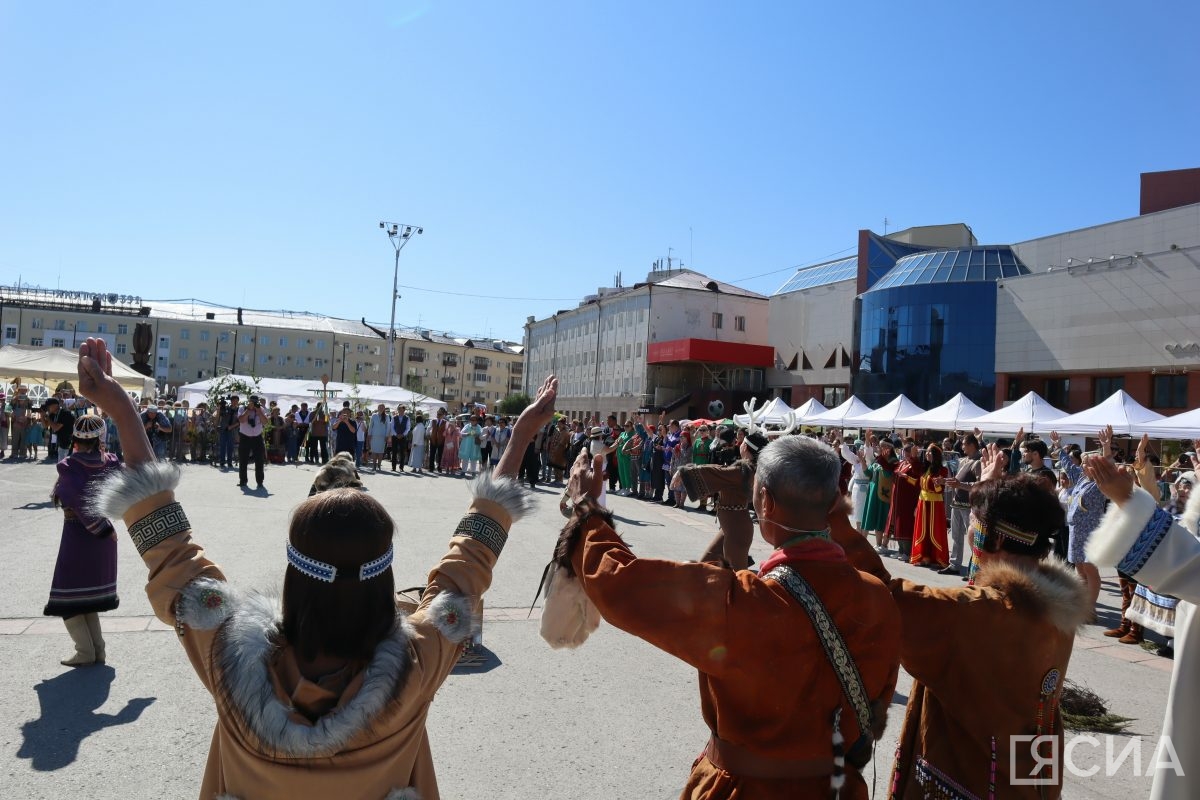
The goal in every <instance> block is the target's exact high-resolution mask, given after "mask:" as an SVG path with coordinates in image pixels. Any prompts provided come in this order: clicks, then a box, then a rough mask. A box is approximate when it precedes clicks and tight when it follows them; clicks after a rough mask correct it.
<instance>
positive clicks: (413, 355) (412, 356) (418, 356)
mask: <svg viewBox="0 0 1200 800" xmlns="http://www.w3.org/2000/svg"><path fill="white" fill-rule="evenodd" d="M408 360H409V361H417V362H420V361H424V360H425V354H424V353H421V352H414V351H412V350H409V351H408Z"/></svg>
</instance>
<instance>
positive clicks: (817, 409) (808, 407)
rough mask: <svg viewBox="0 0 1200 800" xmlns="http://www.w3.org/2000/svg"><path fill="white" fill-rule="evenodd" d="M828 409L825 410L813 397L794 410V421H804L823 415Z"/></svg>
mask: <svg viewBox="0 0 1200 800" xmlns="http://www.w3.org/2000/svg"><path fill="white" fill-rule="evenodd" d="M828 410H829V409H828V408H826V407H825V406H824V405H823V404H822V403H821V401H820V400H818V399H817V398H815V397H810V398H808V399H807V400H805V401H804V402H803V403H801V404H800V405H799V406H797V408H796V419H798V420H804V418H805V417H815V416H817V415H818V414H824V413H825V412H826V411H828Z"/></svg>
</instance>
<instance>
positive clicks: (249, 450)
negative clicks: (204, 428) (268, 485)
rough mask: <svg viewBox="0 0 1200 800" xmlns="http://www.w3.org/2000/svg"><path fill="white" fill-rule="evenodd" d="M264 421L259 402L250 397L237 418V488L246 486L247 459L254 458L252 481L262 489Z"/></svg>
mask: <svg viewBox="0 0 1200 800" xmlns="http://www.w3.org/2000/svg"><path fill="white" fill-rule="evenodd" d="M266 419H267V415H266V412H264V411H263V409H262V403H261V401H260V400H259V398H258V397H255V396H254V395H250V400H249V402H248V403H247V404H246V407H245V408H243V409H242V411H241V413H240V414H238V416H237V421H238V486H241V487H242V488H243V489H244V488H246V485H247V484H246V471H247V469H248V468H249V466H250V465H249V464H248V463H247V459H248V458H250V457H251V456H253V458H254V479H255V481H256V482H257V483H258V488H259V489H262V488H263V467H264V462H265V461H266V458H267V451H266V446H265V443H264V442H263V423H264V422H265V421H266Z"/></svg>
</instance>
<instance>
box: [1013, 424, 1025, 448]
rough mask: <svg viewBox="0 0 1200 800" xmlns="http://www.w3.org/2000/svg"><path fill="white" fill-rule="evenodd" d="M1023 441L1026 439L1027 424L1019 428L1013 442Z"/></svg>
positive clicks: (1018, 443) (1019, 442)
mask: <svg viewBox="0 0 1200 800" xmlns="http://www.w3.org/2000/svg"><path fill="white" fill-rule="evenodd" d="M1023 441H1025V426H1024V425H1022V426H1021V427H1020V428H1018V429H1017V438H1015V439H1013V444H1015V445H1020V444H1021V442H1023Z"/></svg>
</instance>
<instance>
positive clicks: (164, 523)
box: [129, 503, 192, 555]
mask: <svg viewBox="0 0 1200 800" xmlns="http://www.w3.org/2000/svg"><path fill="white" fill-rule="evenodd" d="M191 529H192V526H191V523H189V522H188V518H187V514H184V513H183V506H181V505H179V503H169V504H167V505H165V506H163V507H162V508H159V509H155V510H154V511H151V512H150V513H149V514H147V515H146V516H144V517H142V518H141V519H139V520H138V521H137V522H135V523H133V524H132V525H130V526H129V538H130V539H133V546H134V547H136V548H137V551H138V555H145V554H146V551H147V550H149V549H150V548H151V547H154V546H155V545H156V544H158V543H160V542H162V541H164V540H166V539H169V538H171V537H172V536H174V535H175V534H177V533H183V532H184V531H188V530H191Z"/></svg>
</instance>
